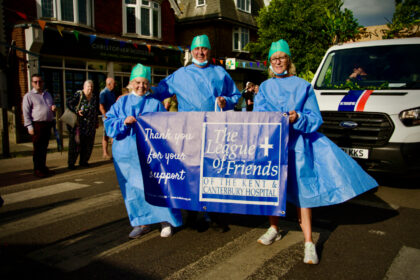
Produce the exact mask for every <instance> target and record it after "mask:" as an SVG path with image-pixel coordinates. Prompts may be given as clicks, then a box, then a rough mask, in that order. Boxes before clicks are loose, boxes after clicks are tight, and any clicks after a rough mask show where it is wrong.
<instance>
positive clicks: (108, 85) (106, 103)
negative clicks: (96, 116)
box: [99, 77, 116, 159]
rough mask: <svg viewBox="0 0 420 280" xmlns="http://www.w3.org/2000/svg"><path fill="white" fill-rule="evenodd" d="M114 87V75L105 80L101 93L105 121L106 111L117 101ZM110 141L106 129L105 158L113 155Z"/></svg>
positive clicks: (103, 148) (103, 140) (104, 134)
mask: <svg viewBox="0 0 420 280" xmlns="http://www.w3.org/2000/svg"><path fill="white" fill-rule="evenodd" d="M114 89H115V80H114V78H112V77H108V78H107V79H106V81H105V88H104V89H103V90H102V91H101V93H100V94H99V111H101V114H102V121H103V122H104V121H105V119H106V115H105V114H106V112H108V111H109V109H110V108H111V106H112V104H114V103H115V101H116V97H115V93H114ZM108 141H109V137H108V135H106V131H105V129H104V132H103V136H102V157H103V158H104V159H111V156H110V155H109V153H108ZM111 141H112V139H111Z"/></svg>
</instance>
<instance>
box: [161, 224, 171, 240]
mask: <svg viewBox="0 0 420 280" xmlns="http://www.w3.org/2000/svg"><path fill="white" fill-rule="evenodd" d="M161 225H162V230H161V232H160V237H170V236H172V226H171V225H170V224H169V223H166V222H163V223H161Z"/></svg>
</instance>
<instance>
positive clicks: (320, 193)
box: [254, 40, 378, 264]
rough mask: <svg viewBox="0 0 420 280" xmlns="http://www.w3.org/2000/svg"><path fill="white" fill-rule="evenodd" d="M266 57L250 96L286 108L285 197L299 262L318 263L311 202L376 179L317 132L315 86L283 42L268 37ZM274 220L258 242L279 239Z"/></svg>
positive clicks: (260, 104)
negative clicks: (292, 210)
mask: <svg viewBox="0 0 420 280" xmlns="http://www.w3.org/2000/svg"><path fill="white" fill-rule="evenodd" d="M268 59H269V61H270V64H271V65H270V74H271V76H272V78H271V79H268V80H266V81H265V82H263V83H262V84H261V86H260V89H259V92H258V94H257V95H256V96H255V100H254V111H279V112H288V113H289V124H290V130H289V160H288V177H287V201H289V202H291V203H293V204H295V205H296V206H297V213H298V219H299V224H300V227H301V229H302V231H303V234H304V239H305V257H304V262H305V263H309V264H317V263H318V256H317V254H316V250H315V245H314V243H313V240H312V211H311V208H313V207H319V206H327V205H333V204H338V203H341V202H344V201H346V200H349V199H351V198H353V197H355V196H357V195H359V194H361V193H363V192H366V191H367V190H370V189H372V188H375V187H376V186H377V185H378V184H377V183H376V181H375V180H374V179H373V178H372V177H370V176H369V175H368V174H367V173H366V172H364V171H363V169H362V168H361V167H360V166H359V165H358V164H357V163H356V161H354V160H353V159H352V158H351V157H349V156H348V155H347V154H346V153H344V152H343V151H342V150H341V149H340V148H339V147H337V146H336V145H335V144H334V143H333V142H331V141H330V140H329V139H328V138H327V137H326V136H324V135H322V134H320V133H318V132H316V131H317V130H318V128H319V127H320V126H321V124H322V117H321V113H320V110H319V107H318V103H317V100H316V96H315V92H314V90H313V88H312V86H311V84H310V83H308V82H307V81H305V80H303V79H301V78H298V77H296V76H294V74H295V73H294V72H295V68H294V65H293V63H292V62H291V53H290V49H289V45H288V44H287V42H286V41H284V40H279V41H277V42H273V43H272V44H271V48H270V51H269V56H268ZM277 224H278V217H275V216H271V217H270V225H271V226H270V228H269V229H268V231H267V232H266V233H265V234H264V235H262V236H261V237H260V238H259V239H258V242H259V243H261V244H263V245H270V244H271V243H273V241H276V240H279V239H280V238H281V236H280V234H279V229H278V225H277Z"/></svg>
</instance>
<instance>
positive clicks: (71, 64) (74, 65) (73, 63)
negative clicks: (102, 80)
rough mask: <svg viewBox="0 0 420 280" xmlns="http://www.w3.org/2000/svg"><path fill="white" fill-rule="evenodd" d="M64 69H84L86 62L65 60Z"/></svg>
mask: <svg viewBox="0 0 420 280" xmlns="http://www.w3.org/2000/svg"><path fill="white" fill-rule="evenodd" d="M65 66H66V68H77V69H86V62H85V61H84V60H76V59H66V60H65Z"/></svg>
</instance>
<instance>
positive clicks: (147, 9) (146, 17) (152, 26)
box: [123, 0, 161, 38]
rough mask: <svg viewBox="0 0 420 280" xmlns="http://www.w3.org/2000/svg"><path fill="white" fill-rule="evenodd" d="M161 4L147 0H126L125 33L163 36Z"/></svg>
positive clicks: (124, 8) (153, 36) (124, 12)
mask: <svg viewBox="0 0 420 280" xmlns="http://www.w3.org/2000/svg"><path fill="white" fill-rule="evenodd" d="M160 17H161V11H160V4H159V3H157V2H155V1H146V0H124V2H123V26H124V33H125V34H135V35H139V36H141V37H150V38H160V37H161V27H160V22H161V19H160Z"/></svg>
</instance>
